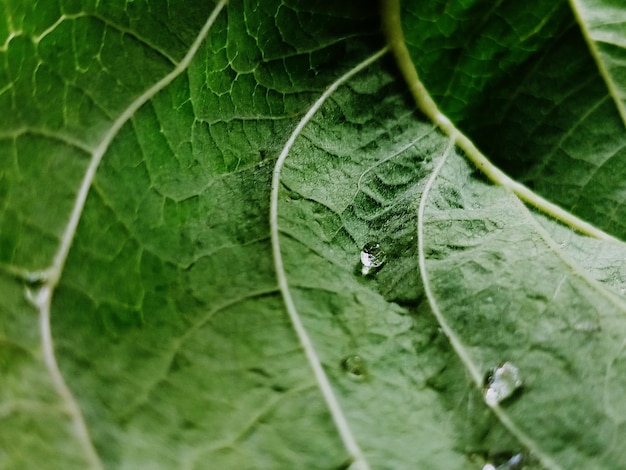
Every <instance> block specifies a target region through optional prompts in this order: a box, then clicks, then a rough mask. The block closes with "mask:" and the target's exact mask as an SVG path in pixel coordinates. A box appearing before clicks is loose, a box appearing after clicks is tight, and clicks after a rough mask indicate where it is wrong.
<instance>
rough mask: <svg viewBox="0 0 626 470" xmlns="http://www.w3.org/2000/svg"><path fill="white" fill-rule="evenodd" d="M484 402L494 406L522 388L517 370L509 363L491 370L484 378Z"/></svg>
mask: <svg viewBox="0 0 626 470" xmlns="http://www.w3.org/2000/svg"><path fill="white" fill-rule="evenodd" d="M485 382H486V384H485V385H486V386H487V388H486V389H485V402H486V403H487V405H489V406H495V405H497V404H498V403H501V402H502V401H503V400H506V399H507V398H509V397H510V396H511V395H513V393H515V391H516V390H517V389H518V388H520V387H521V386H522V379H521V377H520V373H519V369H518V368H517V367H515V366H514V365H513V364H511V363H510V362H505V363H504V364H500V365H499V366H498V367H496V368H494V369H492V370H491V371H490V372H489V374H488V375H487V378H486V381H485Z"/></svg>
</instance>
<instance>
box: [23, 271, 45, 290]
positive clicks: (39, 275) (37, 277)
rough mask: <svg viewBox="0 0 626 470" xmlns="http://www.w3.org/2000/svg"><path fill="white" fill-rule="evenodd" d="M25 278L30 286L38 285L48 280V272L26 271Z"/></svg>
mask: <svg viewBox="0 0 626 470" xmlns="http://www.w3.org/2000/svg"><path fill="white" fill-rule="evenodd" d="M24 280H25V281H26V284H28V285H29V286H31V287H38V286H41V284H45V283H46V282H47V281H48V273H46V272H45V271H33V272H28V273H26V276H25V278H24Z"/></svg>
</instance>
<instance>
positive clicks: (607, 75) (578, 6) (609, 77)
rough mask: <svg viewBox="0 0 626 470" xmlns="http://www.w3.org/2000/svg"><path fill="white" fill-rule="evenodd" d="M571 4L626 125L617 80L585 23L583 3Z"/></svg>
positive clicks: (575, 0) (574, 0)
mask: <svg viewBox="0 0 626 470" xmlns="http://www.w3.org/2000/svg"><path fill="white" fill-rule="evenodd" d="M569 3H570V6H571V8H572V11H573V12H574V15H575V16H576V21H577V22H578V25H579V26H580V30H581V32H582V33H583V36H584V38H585V41H586V42H587V46H588V47H589V52H591V55H592V56H593V59H594V60H595V62H596V66H597V67H598V71H599V72H600V75H601V76H602V78H603V79H604V83H605V84H606V87H607V89H608V91H609V94H610V95H611V97H612V98H613V102H614V103H615V107H616V108H617V110H618V112H619V114H620V116H621V118H622V123H623V124H624V125H626V107H625V106H624V103H623V101H622V100H621V98H620V92H619V90H618V87H617V85H616V84H615V80H614V78H613V76H612V75H611V72H609V69H608V68H607V67H606V63H605V61H604V60H602V57H601V56H600V51H599V50H598V46H597V45H596V44H597V42H596V41H595V40H594V39H593V36H592V34H593V33H592V31H590V30H589V25H588V24H587V21H585V15H584V11H583V10H584V7H583V5H582V4H581V2H580V1H577V0H570V2H569Z"/></svg>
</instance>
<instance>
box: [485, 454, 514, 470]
mask: <svg viewBox="0 0 626 470" xmlns="http://www.w3.org/2000/svg"><path fill="white" fill-rule="evenodd" d="M523 459H524V456H523V455H522V454H515V455H514V456H513V457H511V458H510V459H509V460H507V461H506V462H504V463H503V464H502V465H498V466H497V467H496V466H495V465H494V464H492V463H488V464H485V465H484V466H483V468H482V470H517V469H520V468H522V467H521V465H522V461H523Z"/></svg>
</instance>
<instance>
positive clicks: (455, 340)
mask: <svg viewBox="0 0 626 470" xmlns="http://www.w3.org/2000/svg"><path fill="white" fill-rule="evenodd" d="M455 142H456V135H454V134H452V135H451V136H450V142H449V143H448V146H447V147H446V149H445V150H444V153H443V155H442V156H441V158H440V159H439V162H438V163H437V166H436V167H435V169H434V170H433V172H432V173H431V175H430V177H429V178H428V181H427V182H426V186H425V187H424V192H423V193H422V197H421V199H420V204H419V208H418V212H417V247H418V264H419V270H420V275H421V277H422V283H423V285H424V293H425V294H426V298H427V299H428V304H429V305H430V308H431V310H432V312H433V314H434V316H435V318H436V319H437V322H438V323H439V326H440V327H441V329H442V331H443V332H444V334H445V335H446V337H447V338H448V341H450V344H451V345H452V348H453V349H454V351H455V353H456V355H457V356H458V357H459V358H460V359H461V362H462V363H463V365H464V366H465V368H466V369H467V371H468V372H469V374H470V376H471V378H472V380H473V381H474V384H475V385H476V387H477V388H478V389H479V390H480V389H481V388H482V386H483V379H482V374H481V372H480V370H479V369H478V367H477V366H476V364H475V363H474V361H473V360H472V358H471V357H470V355H469V354H468V352H467V348H466V347H465V346H464V345H463V343H462V342H461V339H460V338H459V337H458V336H457V335H456V333H455V332H454V330H453V329H452V327H451V326H450V325H449V324H448V321H447V320H446V318H445V317H444V315H443V313H442V311H441V309H440V308H439V304H438V303H437V299H436V298H435V295H434V294H433V291H432V288H431V286H430V278H429V276H428V271H427V270H426V256H425V251H424V215H425V212H426V203H427V200H428V193H429V192H430V190H431V188H432V187H433V185H434V183H435V180H436V179H437V176H439V173H440V172H441V169H442V168H443V165H444V164H445V163H446V160H447V159H448V157H449V156H450V154H451V153H452V151H453V150H454V145H455ZM490 408H491V410H492V411H493V412H494V414H495V415H496V416H497V417H498V419H499V420H500V422H501V423H502V424H503V425H504V426H505V427H506V428H507V429H508V430H509V432H511V434H513V435H514V436H515V437H516V438H517V439H518V441H519V442H520V443H521V444H522V445H524V446H526V448H527V449H528V450H529V451H530V452H531V453H532V454H534V455H535V456H536V457H537V458H538V459H539V460H540V461H541V463H542V465H544V466H545V467H546V468H549V469H551V470H560V469H561V467H560V466H559V465H558V464H557V463H556V462H555V461H554V460H553V459H552V458H550V457H549V456H547V455H546V454H544V453H543V452H542V451H541V450H540V449H539V447H538V446H537V443H535V442H534V441H533V440H532V439H531V438H530V437H529V436H528V435H526V433H524V432H523V431H522V430H521V429H520V428H519V427H518V426H517V425H516V424H515V423H514V422H513V421H512V420H511V419H510V417H509V416H508V415H507V414H506V413H505V411H504V410H503V409H502V408H500V406H498V405H490Z"/></svg>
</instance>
